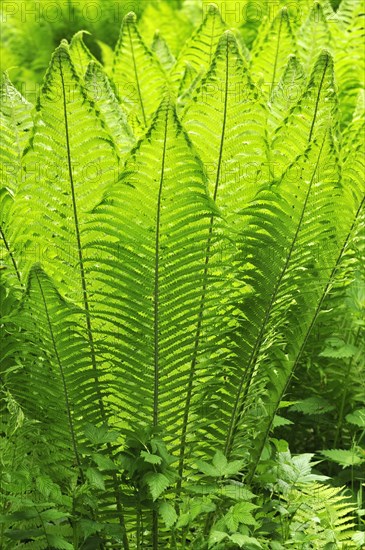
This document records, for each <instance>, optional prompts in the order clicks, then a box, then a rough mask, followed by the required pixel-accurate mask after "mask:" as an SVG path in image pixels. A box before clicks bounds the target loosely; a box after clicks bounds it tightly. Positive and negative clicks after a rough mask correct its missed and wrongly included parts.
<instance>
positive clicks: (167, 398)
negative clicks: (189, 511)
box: [86, 98, 212, 446]
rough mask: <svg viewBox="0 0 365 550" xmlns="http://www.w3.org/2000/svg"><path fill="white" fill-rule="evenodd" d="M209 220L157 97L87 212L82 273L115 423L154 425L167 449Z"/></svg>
mask: <svg viewBox="0 0 365 550" xmlns="http://www.w3.org/2000/svg"><path fill="white" fill-rule="evenodd" d="M121 213H122V215H121ZM211 215H212V211H211V206H210V203H209V201H208V199H207V195H206V181H205V177H204V173H203V168H202V165H201V163H200V161H199V159H198V158H197V156H196V153H195V151H194V149H193V148H192V146H191V143H190V141H189V140H188V138H187V137H186V135H185V133H184V131H183V129H182V127H181V125H180V122H179V121H178V120H177V118H176V114H175V111H174V108H173V107H172V105H171V104H170V102H169V99H168V98H166V99H165V100H164V101H163V102H162V104H161V106H160V107H159V109H158V111H157V113H156V116H155V118H154V121H153V123H152V126H151V128H150V130H149V131H148V133H147V135H146V137H145V138H144V139H142V141H140V143H139V144H138V145H137V147H136V148H135V149H134V150H133V151H132V154H131V156H130V158H129V159H128V160H127V162H126V166H125V170H124V172H123V173H122V175H121V178H120V180H119V181H118V182H117V183H116V184H115V186H114V187H113V188H112V189H111V191H110V192H109V193H108V194H107V196H106V198H105V200H104V201H103V203H101V204H100V206H98V207H97V208H96V209H95V210H94V212H93V222H92V223H91V224H90V226H89V230H90V239H91V241H90V242H89V244H88V245H87V250H86V252H87V256H88V260H87V263H86V269H87V271H88V273H90V279H91V281H92V282H91V285H92V287H91V292H92V294H93V296H94V298H93V309H94V308H95V315H96V316H97V318H98V319H100V320H101V321H102V322H103V325H102V328H101V329H100V330H101V331H102V333H101V337H102V335H103V334H104V336H105V338H106V342H105V353H107V354H108V356H109V357H110V361H111V362H112V364H113V365H114V366H113V368H114V369H115V373H116V374H117V378H118V379H119V380H120V384H121V387H120V394H119V398H118V403H117V404H118V408H119V410H120V411H122V418H123V419H124V422H130V421H132V419H133V422H137V423H139V424H142V425H143V424H145V423H150V424H155V425H157V424H159V425H161V426H163V428H164V429H165V430H166V431H167V433H168V434H169V438H171V439H172V440H173V442H174V445H175V446H176V445H177V442H178V437H179V434H178V428H179V426H180V425H181V416H182V407H181V404H182V403H183V402H184V399H185V396H186V391H187V379H188V372H189V367H190V360H191V354H192V350H193V342H194V337H195V328H194V327H195V326H196V323H197V318H198V314H199V296H200V293H201V287H202V285H203V280H202V279H203V275H204V263H203V262H202V260H201V258H202V256H203V255H204V252H205V246H206V242H207V237H208V229H209V223H210V222H209V220H210V218H209V216H211ZM100 231H101V232H102V234H103V235H104V237H103V239H102V240H100V237H97V235H98V234H99V232H100ZM94 234H95V241H94V240H93V235H94ZM126 289H128V293H126ZM94 303H95V305H94ZM110 338H112V339H113V338H114V341H115V342H116V344H115V345H114V347H113V348H110V347H109V346H108V339H110ZM177 387H180V388H181V392H178V393H175V392H174V391H173V388H177ZM172 395H174V396H175V397H174V398H173V399H172V398H171V396H172Z"/></svg>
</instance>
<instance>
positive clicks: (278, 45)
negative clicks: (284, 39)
mask: <svg viewBox="0 0 365 550" xmlns="http://www.w3.org/2000/svg"><path fill="white" fill-rule="evenodd" d="M283 16H284V12H282V13H281V17H280V23H279V30H278V40H277V43H276V53H275V62H274V68H273V73H272V81H271V88H270V94H272V92H273V90H274V86H275V78H276V71H277V67H278V58H279V48H280V38H281V27H282V25H283Z"/></svg>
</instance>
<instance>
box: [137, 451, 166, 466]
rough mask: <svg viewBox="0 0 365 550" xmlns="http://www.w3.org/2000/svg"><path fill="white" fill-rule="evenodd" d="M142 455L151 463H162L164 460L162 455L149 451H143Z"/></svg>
mask: <svg viewBox="0 0 365 550" xmlns="http://www.w3.org/2000/svg"><path fill="white" fill-rule="evenodd" d="M141 457H142V458H143V459H144V461H145V462H148V463H149V464H161V462H162V458H161V457H160V456H158V455H154V454H152V453H147V452H146V451H141Z"/></svg>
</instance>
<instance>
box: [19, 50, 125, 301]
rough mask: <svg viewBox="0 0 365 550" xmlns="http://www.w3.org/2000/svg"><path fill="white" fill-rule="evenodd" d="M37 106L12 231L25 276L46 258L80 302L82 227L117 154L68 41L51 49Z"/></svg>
mask: <svg viewBox="0 0 365 550" xmlns="http://www.w3.org/2000/svg"><path fill="white" fill-rule="evenodd" d="M37 110H38V113H37V119H36V122H35V126H34V129H33V134H32V137H31V142H30V145H29V147H28V148H27V150H26V151H25V154H24V157H23V160H22V181H21V183H20V185H19V189H18V193H17V205H16V208H15V210H14V212H13V215H12V222H11V234H10V238H11V239H13V246H14V247H15V248H16V249H17V257H18V261H19V267H20V270H21V271H22V272H23V275H24V276H26V275H27V272H28V271H29V268H30V266H31V265H32V264H33V263H37V262H38V261H41V262H42V265H43V266H44V268H45V269H46V271H47V272H48V274H49V275H51V276H53V277H54V279H55V280H56V281H58V282H59V283H60V284H61V286H60V288H62V289H63V290H64V291H65V292H70V291H71V290H72V289H74V290H75V299H76V301H78V302H79V303H80V301H81V300H82V293H81V296H80V290H79V287H78V289H77V287H76V288H75V271H74V269H75V267H76V266H77V265H78V266H80V264H79V261H80V258H79V255H80V250H81V248H82V243H81V242H80V232H81V230H82V226H83V223H84V220H85V218H86V217H87V212H88V211H90V209H92V208H93V206H94V205H96V204H97V203H98V202H99V201H100V199H101V197H102V195H103V192H104V191H105V189H106V188H107V187H108V186H110V185H111V183H112V182H113V181H114V180H115V179H116V178H117V175H118V169H119V158H118V153H117V151H116V147H115V145H114V142H113V141H112V139H111V138H110V136H109V134H108V133H107V130H106V129H105V123H104V121H103V119H102V117H101V114H100V112H99V111H98V110H97V109H96V108H95V105H94V103H93V102H92V101H91V100H90V98H89V97H88V96H87V94H86V90H85V89H84V88H83V86H82V84H81V81H80V79H79V77H78V76H77V74H76V71H75V69H74V66H73V64H72V61H71V59H70V55H69V49H68V46H67V44H65V43H63V44H62V45H61V46H60V47H59V48H58V49H57V50H56V52H55V53H54V55H53V58H52V62H51V65H50V68H49V70H48V72H47V75H46V77H45V81H44V84H43V88H42V92H41V96H40V99H39V104H38V107H37ZM61 266H62V267H61Z"/></svg>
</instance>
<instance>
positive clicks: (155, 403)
mask: <svg viewBox="0 0 365 550" xmlns="http://www.w3.org/2000/svg"><path fill="white" fill-rule="evenodd" d="M168 115H169V110H168V108H166V123H165V134H164V144H163V152H162V162H161V176H160V183H159V190H158V198H157V215H156V238H155V288H154V389H153V425H154V426H157V425H158V415H159V389H160V372H159V370H160V367H159V358H160V350H159V321H160V320H159V305H160V304H159V292H160V288H159V286H160V238H161V201H162V189H163V182H164V177H165V162H166V147H167V126H168Z"/></svg>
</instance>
